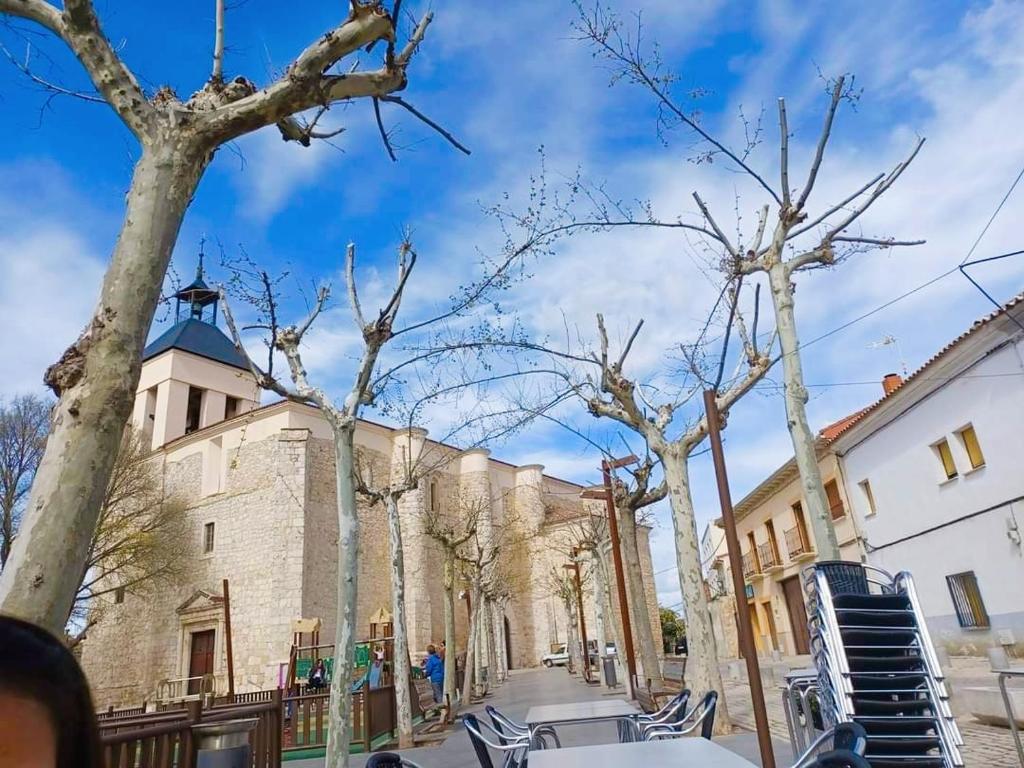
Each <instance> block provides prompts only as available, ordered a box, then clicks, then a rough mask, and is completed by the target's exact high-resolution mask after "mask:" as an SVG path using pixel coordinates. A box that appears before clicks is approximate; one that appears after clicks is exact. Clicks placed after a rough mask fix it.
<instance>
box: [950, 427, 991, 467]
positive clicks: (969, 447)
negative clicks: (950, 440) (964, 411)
mask: <svg viewBox="0 0 1024 768" xmlns="http://www.w3.org/2000/svg"><path fill="white" fill-rule="evenodd" d="M956 434H957V437H959V438H960V444H961V445H963V447H964V453H966V454H967V459H968V461H970V462H971V469H977V468H978V467H983V466H985V454H983V453H982V452H981V444H980V443H979V442H978V433H977V432H975V431H974V427H973V426H972V425H970V424H968V425H967V426H966V427H964V428H963V429H961V430H960V431H959V432H957V433H956Z"/></svg>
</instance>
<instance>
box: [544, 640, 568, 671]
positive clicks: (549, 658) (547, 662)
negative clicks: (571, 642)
mask: <svg viewBox="0 0 1024 768" xmlns="http://www.w3.org/2000/svg"><path fill="white" fill-rule="evenodd" d="M540 663H541V664H543V665H544V666H545V667H547V668H548V669H550V668H551V667H564V666H565V665H566V664H568V663H569V650H568V647H567V646H566V644H565V643H562V644H561V645H559V646H557V647H556V648H555V650H553V651H552V652H551V653H545V654H544V655H543V656H541V657H540Z"/></svg>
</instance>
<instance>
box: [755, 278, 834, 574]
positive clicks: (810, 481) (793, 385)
mask: <svg viewBox="0 0 1024 768" xmlns="http://www.w3.org/2000/svg"><path fill="white" fill-rule="evenodd" d="M768 284H769V286H770V287H771V292H772V302H773V304H774V306H775V327H776V328H777V329H778V333H779V346H780V349H781V352H782V375H783V382H784V384H785V401H786V426H787V427H788V428H789V436H790V438H791V439H792V441H793V455H794V456H795V457H796V466H797V469H798V470H799V471H800V485H801V489H802V490H803V496H804V501H805V503H806V504H807V516H808V518H809V522H810V526H811V534H812V536H813V537H814V542H813V544H814V546H815V549H816V550H817V554H818V559H819V560H839V559H840V558H841V556H840V554H839V542H838V541H837V540H836V531H835V528H834V527H833V526H832V515H831V513H830V511H829V506H828V499H827V497H826V495H825V487H824V485H823V484H822V482H821V471H820V470H819V469H818V453H817V449H816V446H815V442H816V441H815V439H814V433H813V432H811V427H810V425H809V424H808V423H807V410H806V408H805V406H806V405H807V388H806V387H805V386H804V373H803V365H802V364H801V362H800V342H799V339H798V338H797V333H796V318H795V316H794V313H793V284H792V283H791V282H790V275H789V271H788V270H787V269H786V267H785V265H784V264H783V263H781V262H777V263H774V264H773V265H772V266H771V268H770V269H769V270H768ZM807 543H808V544H811V543H812V542H807Z"/></svg>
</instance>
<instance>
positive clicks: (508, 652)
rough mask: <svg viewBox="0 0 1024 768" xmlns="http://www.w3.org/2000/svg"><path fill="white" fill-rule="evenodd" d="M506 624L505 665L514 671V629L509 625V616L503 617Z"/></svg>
mask: <svg viewBox="0 0 1024 768" xmlns="http://www.w3.org/2000/svg"><path fill="white" fill-rule="evenodd" d="M502 620H503V621H504V622H505V663H506V664H507V665H508V668H509V669H512V629H511V627H509V625H508V616H503V617H502Z"/></svg>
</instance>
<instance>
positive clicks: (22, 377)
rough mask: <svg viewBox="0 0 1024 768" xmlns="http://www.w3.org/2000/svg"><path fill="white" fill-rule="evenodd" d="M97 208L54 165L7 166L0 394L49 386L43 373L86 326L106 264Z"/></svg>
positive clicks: (0, 235)
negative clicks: (93, 236)
mask: <svg viewBox="0 0 1024 768" xmlns="http://www.w3.org/2000/svg"><path fill="white" fill-rule="evenodd" d="M71 210H74V211H76V212H77V213H78V214H80V217H79V216H76V217H75V218H74V219H73V220H72V219H71V218H70V217H68V216H67V215H66V212H67V211H71ZM93 213H95V212H94V211H92V210H91V207H90V205H89V203H88V202H87V201H84V200H80V199H76V198H75V196H74V194H73V192H71V190H70V188H69V186H68V183H67V179H65V178H64V177H63V175H62V174H61V173H60V172H59V169H57V168H55V167H53V166H50V165H49V164H46V163H36V162H25V163H21V164H18V165H14V166H5V167H2V168H0V273H2V274H3V275H4V279H3V280H2V281H0V327H2V328H3V329H4V332H3V334H0V359H3V360H4V361H6V365H5V367H4V376H3V380H2V382H0V396H11V395H15V394H18V393H24V392H42V391H43V390H44V385H43V383H42V382H43V372H44V371H45V370H46V368H47V367H48V366H49V365H51V364H52V363H54V362H55V361H56V360H57V359H58V358H59V357H60V355H61V354H62V353H63V352H64V350H65V349H66V348H67V347H68V346H69V345H70V344H71V343H72V342H74V340H75V339H76V338H77V337H78V334H79V333H80V332H81V331H82V329H83V328H84V327H85V323H86V321H87V320H88V319H89V315H90V313H91V311H92V309H93V307H94V306H95V303H96V299H97V297H98V296H99V289H100V283H101V280H102V277H103V268H104V260H103V259H102V258H101V257H100V256H99V255H98V254H97V252H96V249H95V247H94V245H93V243H92V242H90V237H89V234H90V232H89V230H90V229H92V228H94V227H95V225H96V219H94V218H92V215H91V214H93ZM79 222H81V225H79Z"/></svg>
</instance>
